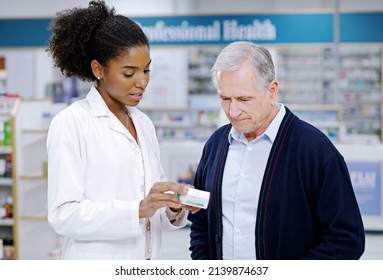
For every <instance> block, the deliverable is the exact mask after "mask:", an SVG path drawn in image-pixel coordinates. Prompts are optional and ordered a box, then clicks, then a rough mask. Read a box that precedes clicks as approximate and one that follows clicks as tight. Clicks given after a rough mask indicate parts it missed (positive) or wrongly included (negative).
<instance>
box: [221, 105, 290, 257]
mask: <svg viewBox="0 0 383 280" xmlns="http://www.w3.org/2000/svg"><path fill="white" fill-rule="evenodd" d="M277 107H278V109H279V112H278V114H277V115H276V117H275V118H274V120H273V121H272V122H271V124H270V125H269V127H268V128H267V129H266V131H265V132H264V133H263V134H262V135H260V136H259V137H257V138H256V139H254V140H252V141H251V142H248V141H247V139H246V137H245V136H244V135H243V134H242V133H240V132H237V131H236V130H235V129H234V127H233V128H232V129H231V131H230V133H229V144H230V146H229V151H228V155H227V160H226V165H225V170H224V173H223V182H222V223H223V237H222V238H223V239H222V246H223V248H222V249H223V251H222V253H223V259H256V255H255V222H256V214H257V207H258V197H259V192H260V189H261V184H262V180H263V174H264V172H265V168H266V164H267V160H268V157H269V153H270V150H271V147H272V145H273V142H274V140H275V137H276V135H277V132H278V129H279V126H280V124H281V122H282V119H283V117H284V116H285V113H286V110H285V107H284V106H283V104H280V103H279V104H277Z"/></svg>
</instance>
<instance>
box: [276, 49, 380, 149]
mask: <svg viewBox="0 0 383 280" xmlns="http://www.w3.org/2000/svg"><path fill="white" fill-rule="evenodd" d="M276 61H277V63H276V68H277V78H278V80H279V84H280V91H279V96H280V100H281V102H283V103H285V104H286V105H295V104H298V105H308V106H309V107H310V106H311V107H313V106H314V107H315V106H318V107H321V106H323V105H336V106H340V107H341V109H342V118H340V120H341V121H342V125H343V127H344V134H345V135H344V136H343V137H342V139H341V141H345V142H353V143H359V142H362V143H371V142H372V143H379V142H380V141H381V139H382V111H381V110H382V104H383V102H382V87H381V81H382V48H381V47H380V46H374V45H368V46H363V47H361V46H348V45H342V46H341V47H340V60H339V61H340V73H339V91H337V90H336V88H335V78H336V75H335V71H336V67H335V66H336V65H335V61H336V59H335V55H334V51H333V50H332V49H331V48H330V47H326V46H310V48H308V47H304V48H302V47H301V48H300V47H297V48H295V47H294V48H291V47H284V48H282V47H281V48H278V49H277V60H276Z"/></svg>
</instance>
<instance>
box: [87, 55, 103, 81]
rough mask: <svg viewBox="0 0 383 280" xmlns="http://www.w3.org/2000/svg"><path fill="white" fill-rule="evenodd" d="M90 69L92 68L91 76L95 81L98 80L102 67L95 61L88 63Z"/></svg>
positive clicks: (100, 76)
mask: <svg viewBox="0 0 383 280" xmlns="http://www.w3.org/2000/svg"><path fill="white" fill-rule="evenodd" d="M90 67H91V68H92V72H93V75H94V76H95V77H96V79H97V80H100V79H101V78H102V75H103V67H102V65H101V64H100V63H99V62H98V61H97V60H95V59H93V60H92V61H91V62H90Z"/></svg>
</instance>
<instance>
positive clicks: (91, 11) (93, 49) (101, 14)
mask: <svg viewBox="0 0 383 280" xmlns="http://www.w3.org/2000/svg"><path fill="white" fill-rule="evenodd" d="M49 28H50V30H52V32H53V35H52V37H51V38H50V39H49V41H48V48H47V52H49V53H50V54H51V55H52V57H53V60H54V66H55V67H57V68H59V69H60V70H61V73H62V74H64V75H65V76H66V77H72V76H76V77H78V78H79V79H81V80H83V81H95V80H96V77H94V75H93V72H92V69H91V61H92V60H94V59H95V60H97V61H98V62H99V63H100V64H101V65H103V66H105V67H106V66H107V65H108V62H109V61H110V60H112V59H116V58H118V56H120V55H121V54H122V52H125V51H129V49H131V48H132V47H137V46H148V47H149V42H148V38H147V37H146V35H145V34H144V32H143V31H142V29H141V28H140V26H139V25H138V24H137V23H135V22H134V21H133V20H131V19H129V18H128V17H125V16H122V15H116V14H115V9H114V8H108V7H107V6H106V4H105V1H101V0H97V1H90V2H89V6H88V8H73V9H66V10H62V11H60V12H57V14H56V17H55V18H54V19H53V20H52V21H51V23H50V25H49Z"/></svg>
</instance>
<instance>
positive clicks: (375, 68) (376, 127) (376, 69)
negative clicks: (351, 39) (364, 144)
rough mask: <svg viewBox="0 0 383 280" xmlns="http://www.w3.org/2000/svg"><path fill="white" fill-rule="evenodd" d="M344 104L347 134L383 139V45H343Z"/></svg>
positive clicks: (342, 86) (341, 69)
mask: <svg viewBox="0 0 383 280" xmlns="http://www.w3.org/2000/svg"><path fill="white" fill-rule="evenodd" d="M340 71H341V72H340V90H341V103H342V106H343V112H344V117H343V119H344V124H345V127H346V131H347V133H348V134H351V135H352V136H353V137H356V136H357V135H371V140H374V138H375V139H376V142H378V141H380V140H381V139H382V119H381V116H382V115H381V114H382V112H381V108H382V104H383V103H382V87H381V81H382V48H381V47H377V46H366V47H358V48H356V47H347V46H344V47H342V48H341V65H340Z"/></svg>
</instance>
